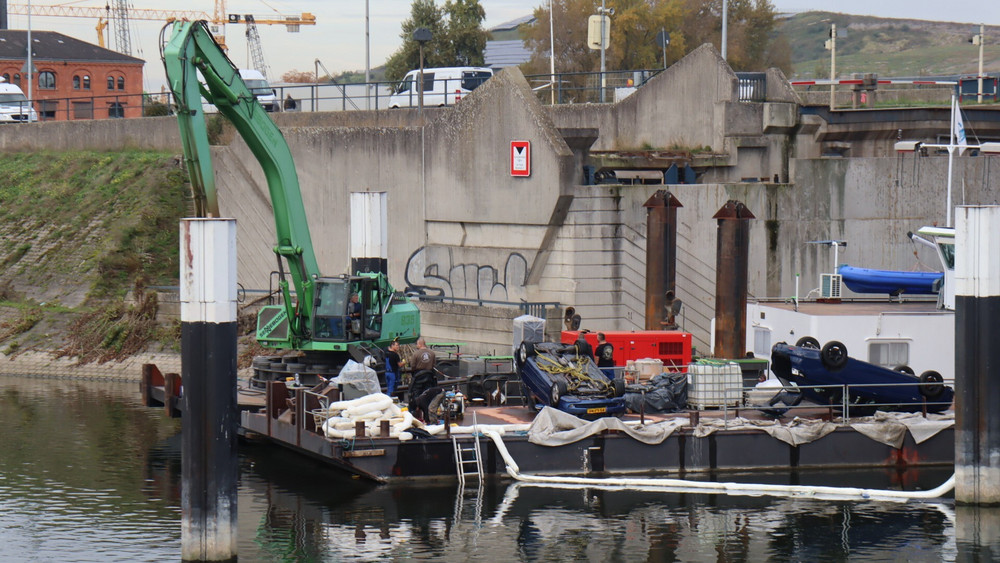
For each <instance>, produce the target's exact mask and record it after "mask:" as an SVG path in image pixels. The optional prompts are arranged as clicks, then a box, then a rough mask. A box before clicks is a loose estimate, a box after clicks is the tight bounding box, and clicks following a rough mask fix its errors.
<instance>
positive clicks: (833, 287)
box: [820, 274, 842, 299]
mask: <svg viewBox="0 0 1000 563" xmlns="http://www.w3.org/2000/svg"><path fill="white" fill-rule="evenodd" d="M841 279H842V278H841V276H840V274H820V282H821V283H820V297H822V298H823V299H840V283H841Z"/></svg>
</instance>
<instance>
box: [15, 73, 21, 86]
mask: <svg viewBox="0 0 1000 563" xmlns="http://www.w3.org/2000/svg"><path fill="white" fill-rule="evenodd" d="M14 84H17V85H18V86H20V85H21V75H20V74H15V75H14Z"/></svg>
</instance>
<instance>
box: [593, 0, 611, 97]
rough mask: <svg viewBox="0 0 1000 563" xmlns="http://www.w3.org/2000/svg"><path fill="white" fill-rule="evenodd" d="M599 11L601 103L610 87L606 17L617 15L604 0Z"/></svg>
mask: <svg viewBox="0 0 1000 563" xmlns="http://www.w3.org/2000/svg"><path fill="white" fill-rule="evenodd" d="M597 13H598V14H600V16H601V103H602V104H603V103H604V93H605V92H604V91H605V90H606V89H607V87H608V79H607V77H606V75H605V74H604V73H605V72H606V71H607V65H606V62H605V61H606V59H605V56H604V51H605V50H606V46H607V42H608V38H607V33H608V28H607V23H606V20H605V18H607V17H608V16H613V15H615V9H614V8H605V7H604V0H601V7H600V8H599V9H598V10H597Z"/></svg>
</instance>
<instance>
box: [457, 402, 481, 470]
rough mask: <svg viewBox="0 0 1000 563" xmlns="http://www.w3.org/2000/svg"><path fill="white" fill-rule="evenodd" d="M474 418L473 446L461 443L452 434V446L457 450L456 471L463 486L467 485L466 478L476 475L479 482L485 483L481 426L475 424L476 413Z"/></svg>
mask: <svg viewBox="0 0 1000 563" xmlns="http://www.w3.org/2000/svg"><path fill="white" fill-rule="evenodd" d="M472 416H473V433H472V445H471V446H468V445H465V444H462V443H459V441H458V438H457V437H456V436H455V435H454V434H452V436H451V444H452V448H453V449H454V450H455V471H456V472H457V473H458V482H459V483H460V484H461V485H463V486H464V485H465V478H466V476H472V475H475V476H476V478H477V479H479V482H480V483H482V482H483V456H482V450H481V449H480V447H479V425H478V424H476V422H475V416H476V414H475V413H472Z"/></svg>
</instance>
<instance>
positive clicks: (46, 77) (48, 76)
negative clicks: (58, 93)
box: [38, 70, 56, 90]
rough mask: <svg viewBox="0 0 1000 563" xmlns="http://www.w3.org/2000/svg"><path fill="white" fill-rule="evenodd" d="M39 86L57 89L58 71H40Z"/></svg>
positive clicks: (43, 88) (45, 88)
mask: <svg viewBox="0 0 1000 563" xmlns="http://www.w3.org/2000/svg"><path fill="white" fill-rule="evenodd" d="M38 87H39V88H41V89H42V90H55V89H56V73H54V72H52V71H49V70H43V71H42V72H39V73H38Z"/></svg>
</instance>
